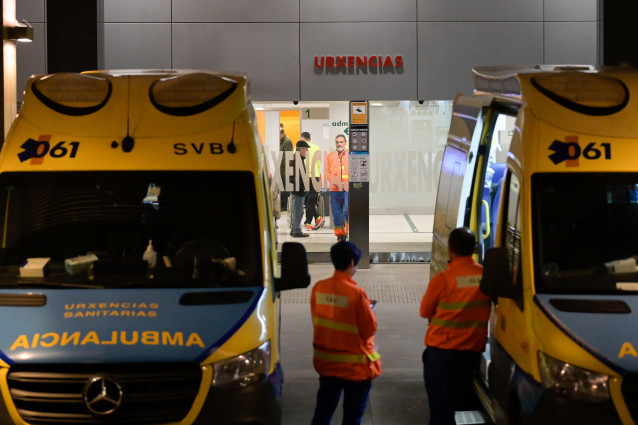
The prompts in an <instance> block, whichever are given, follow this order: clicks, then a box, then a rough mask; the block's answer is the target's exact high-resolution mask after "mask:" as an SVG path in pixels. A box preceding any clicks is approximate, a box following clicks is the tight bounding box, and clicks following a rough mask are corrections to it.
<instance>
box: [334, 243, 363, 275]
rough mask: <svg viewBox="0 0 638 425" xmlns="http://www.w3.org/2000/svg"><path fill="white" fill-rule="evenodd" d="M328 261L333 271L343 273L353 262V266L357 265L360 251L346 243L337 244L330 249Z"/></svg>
mask: <svg viewBox="0 0 638 425" xmlns="http://www.w3.org/2000/svg"><path fill="white" fill-rule="evenodd" d="M330 260H332V265H334V266H335V270H339V271H344V270H345V269H347V268H348V266H349V265H350V262H351V261H352V260H354V265H355V266H356V265H357V264H359V260H361V250H360V249H359V247H358V246H356V245H355V244H353V243H352V242H348V241H341V242H337V243H336V244H334V245H332V248H330Z"/></svg>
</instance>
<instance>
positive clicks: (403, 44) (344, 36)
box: [300, 22, 417, 100]
mask: <svg viewBox="0 0 638 425" xmlns="http://www.w3.org/2000/svg"><path fill="white" fill-rule="evenodd" d="M415 35H416V23H409V22H408V23H391V22H368V23H326V24H317V23H312V24H303V25H302V26H301V48H300V50H301V52H303V56H302V57H301V65H300V68H301V98H302V99H303V100H357V99H387V100H396V99H414V96H415V94H416V82H417V78H416V61H417V56H416V38H415ZM348 55H352V56H355V57H356V56H360V57H370V56H376V57H378V56H381V57H382V58H383V59H384V61H385V58H386V56H390V57H391V58H393V59H394V58H395V57H396V56H398V55H400V56H402V57H403V66H402V67H399V68H394V67H386V68H383V67H382V68H380V69H379V68H377V67H374V66H367V67H359V68H357V67H354V68H352V67H349V68H347V69H346V68H345V67H340V68H334V67H333V68H332V69H328V67H327V66H324V67H322V68H318V67H315V56H318V57H322V56H333V57H334V56H348ZM335 70H337V72H335Z"/></svg>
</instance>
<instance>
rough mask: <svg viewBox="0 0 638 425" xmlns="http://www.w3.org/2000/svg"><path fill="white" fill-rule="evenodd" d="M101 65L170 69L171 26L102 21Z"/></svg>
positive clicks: (122, 67)
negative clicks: (102, 53)
mask: <svg viewBox="0 0 638 425" xmlns="http://www.w3.org/2000/svg"><path fill="white" fill-rule="evenodd" d="M104 67H105V68H107V69H126V68H160V69H161V68H171V25H170V24H104Z"/></svg>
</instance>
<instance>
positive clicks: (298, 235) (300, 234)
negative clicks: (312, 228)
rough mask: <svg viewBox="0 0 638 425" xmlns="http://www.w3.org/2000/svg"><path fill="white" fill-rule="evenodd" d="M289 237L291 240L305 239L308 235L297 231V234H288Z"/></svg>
mask: <svg viewBox="0 0 638 425" xmlns="http://www.w3.org/2000/svg"><path fill="white" fill-rule="evenodd" d="M290 236H292V237H293V238H307V237H308V236H310V235H309V234H308V233H304V232H301V231H299V232H290Z"/></svg>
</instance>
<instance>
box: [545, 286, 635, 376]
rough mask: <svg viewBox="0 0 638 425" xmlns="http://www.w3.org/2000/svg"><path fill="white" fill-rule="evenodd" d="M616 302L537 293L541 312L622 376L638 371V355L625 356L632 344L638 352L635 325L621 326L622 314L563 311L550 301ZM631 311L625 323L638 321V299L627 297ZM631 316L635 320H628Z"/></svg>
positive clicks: (609, 297) (610, 298) (609, 298)
mask: <svg viewBox="0 0 638 425" xmlns="http://www.w3.org/2000/svg"><path fill="white" fill-rule="evenodd" d="M557 299H566V300H583V301H616V300H619V299H621V297H619V296H617V295H615V296H614V295H557V294H536V296H535V297H534V301H535V303H536V305H537V306H538V307H539V308H540V309H541V311H542V312H543V313H544V314H545V315H546V316H547V317H548V318H549V319H550V320H551V321H552V322H553V323H554V324H555V325H556V326H557V327H558V328H559V329H560V330H561V331H562V332H564V333H565V335H567V336H568V337H569V338H571V339H572V340H573V341H574V342H576V343H577V344H578V345H579V346H581V347H582V348H583V349H585V350H586V351H587V352H589V353H590V354H591V355H592V356H594V357H596V358H597V359H598V360H599V361H600V362H602V363H603V364H605V365H606V366H608V367H609V368H610V369H612V370H614V371H616V372H618V373H619V374H622V375H626V374H628V373H636V372H638V353H635V355H634V354H624V353H623V347H626V344H630V346H631V347H635V349H636V350H638V335H637V334H636V331H635V328H633V327H631V326H618V318H619V314H618V313H602V312H595V313H592V312H571V311H560V310H559V309H557V308H556V307H554V306H552V304H551V303H550V300H557ZM622 301H623V302H625V303H626V304H627V305H628V307H629V309H630V310H631V312H629V313H626V314H623V323H633V322H636V321H638V297H627V296H623V297H622ZM627 315H630V316H632V317H633V320H632V319H631V318H628V317H627Z"/></svg>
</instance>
